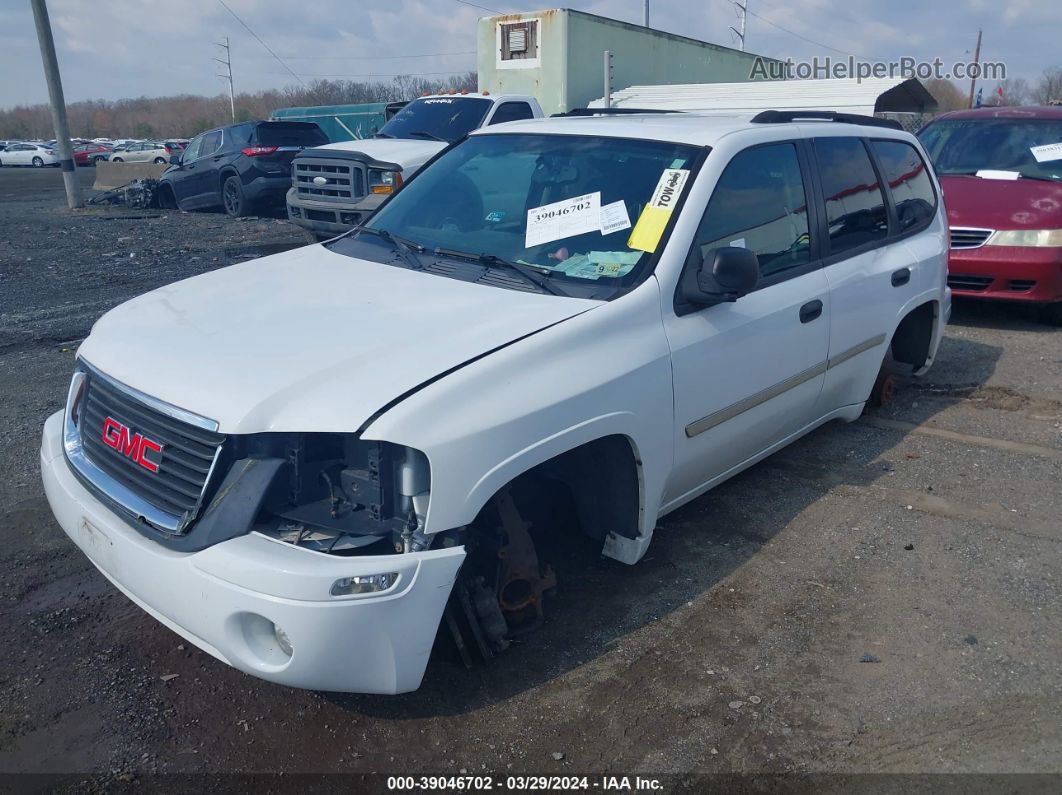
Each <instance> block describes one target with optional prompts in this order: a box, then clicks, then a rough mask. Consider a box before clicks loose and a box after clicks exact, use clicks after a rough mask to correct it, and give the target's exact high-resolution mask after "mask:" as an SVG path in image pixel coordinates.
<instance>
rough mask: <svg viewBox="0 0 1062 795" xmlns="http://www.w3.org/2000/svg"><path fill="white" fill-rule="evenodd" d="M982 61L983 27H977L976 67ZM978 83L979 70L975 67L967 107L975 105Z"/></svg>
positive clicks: (974, 60)
mask: <svg viewBox="0 0 1062 795" xmlns="http://www.w3.org/2000/svg"><path fill="white" fill-rule="evenodd" d="M967 52H969V50H967ZM980 61H981V29H980V28H978V29H977V47H976V48H974V59H973V62H974V67H977V65H978V64H979V63H980ZM976 85H977V70H976V69H975V70H974V74H973V75H971V77H970V97H969V99H967V100H966V107H968V108H972V107H973V101H974V86H976Z"/></svg>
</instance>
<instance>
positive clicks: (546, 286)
mask: <svg viewBox="0 0 1062 795" xmlns="http://www.w3.org/2000/svg"><path fill="white" fill-rule="evenodd" d="M434 253H435V254H436V255H438V256H440V257H451V258H454V259H467V260H472V262H478V263H479V264H480V265H486V266H487V267H488V268H499V267H500V268H509V269H510V270H514V271H516V272H517V273H519V274H520V275H521V276H523V277H524V278H525V279H526V280H527V281H529V282H531V283H532V284H533V285H535V286H536V287H539V288H541V289H542V290H544V291H545V292H547V293H551V294H552V295H563V296H567V293H565V292H564V291H563V290H561V289H560V288H559V287H557V286H556V285H553V284H550V283H549V282H548V281H546V280H547V279H548V278H549V274H542V273H539V272H538V271H537V270H535V269H534V268H530V267H528V266H527V265H521V264H520V263H519V262H512V261H510V260H507V259H504V258H502V257H499V256H498V255H497V254H473V253H471V252H469V251H458V250H456V249H452V248H437V249H435V252H434Z"/></svg>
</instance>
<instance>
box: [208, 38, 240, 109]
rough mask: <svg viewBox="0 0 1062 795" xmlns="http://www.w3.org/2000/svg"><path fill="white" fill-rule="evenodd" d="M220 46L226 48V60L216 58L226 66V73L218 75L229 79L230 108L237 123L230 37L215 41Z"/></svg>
mask: <svg viewBox="0 0 1062 795" xmlns="http://www.w3.org/2000/svg"><path fill="white" fill-rule="evenodd" d="M215 44H216V45H217V46H218V47H224V48H225V60H224V61H223V60H221V59H220V58H214V59H213V60H215V61H217V62H218V63H219V64H221V65H222V66H224V67H225V70H226V71H225V74H223V75H218V77H220V78H222V79H224V80H228V81H229V108H230V109H231V110H232V123H233V124H235V123H236V95H235V94H234V93H233V91H232V51H231V50H230V49H229V37H228V36H226V37H225V43H224V44H222V43H221V42H215Z"/></svg>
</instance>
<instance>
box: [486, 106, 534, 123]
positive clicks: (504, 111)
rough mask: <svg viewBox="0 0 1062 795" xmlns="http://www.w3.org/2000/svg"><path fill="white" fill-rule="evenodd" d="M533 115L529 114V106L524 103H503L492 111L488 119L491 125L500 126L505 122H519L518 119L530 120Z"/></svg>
mask: <svg viewBox="0 0 1062 795" xmlns="http://www.w3.org/2000/svg"><path fill="white" fill-rule="evenodd" d="M534 116H535V114H534V113H532V112H531V106H530V105H528V104H527V103H526V102H503V103H502V104H501V106H499V108H498V109H497V110H496V111H494V115H493V116H491V118H490V123H491V124H502V123H503V122H507V121H519V120H520V119H532V118H534Z"/></svg>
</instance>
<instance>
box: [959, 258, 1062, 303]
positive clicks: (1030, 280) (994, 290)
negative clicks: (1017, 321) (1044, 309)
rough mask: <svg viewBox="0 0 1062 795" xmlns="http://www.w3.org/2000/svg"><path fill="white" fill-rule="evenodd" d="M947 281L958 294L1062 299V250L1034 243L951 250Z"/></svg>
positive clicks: (975, 296)
mask: <svg viewBox="0 0 1062 795" xmlns="http://www.w3.org/2000/svg"><path fill="white" fill-rule="evenodd" d="M948 284H949V285H950V286H951V288H952V290H954V292H955V295H957V296H963V297H970V298H990V299H995V300H1005V301H1030V302H1039V303H1050V302H1054V301H1062V251H1060V250H1059V249H1057V248H1035V247H1032V246H991V245H985V246H980V247H979V248H970V249H952V250H951V252H950V254H949V256H948Z"/></svg>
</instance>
